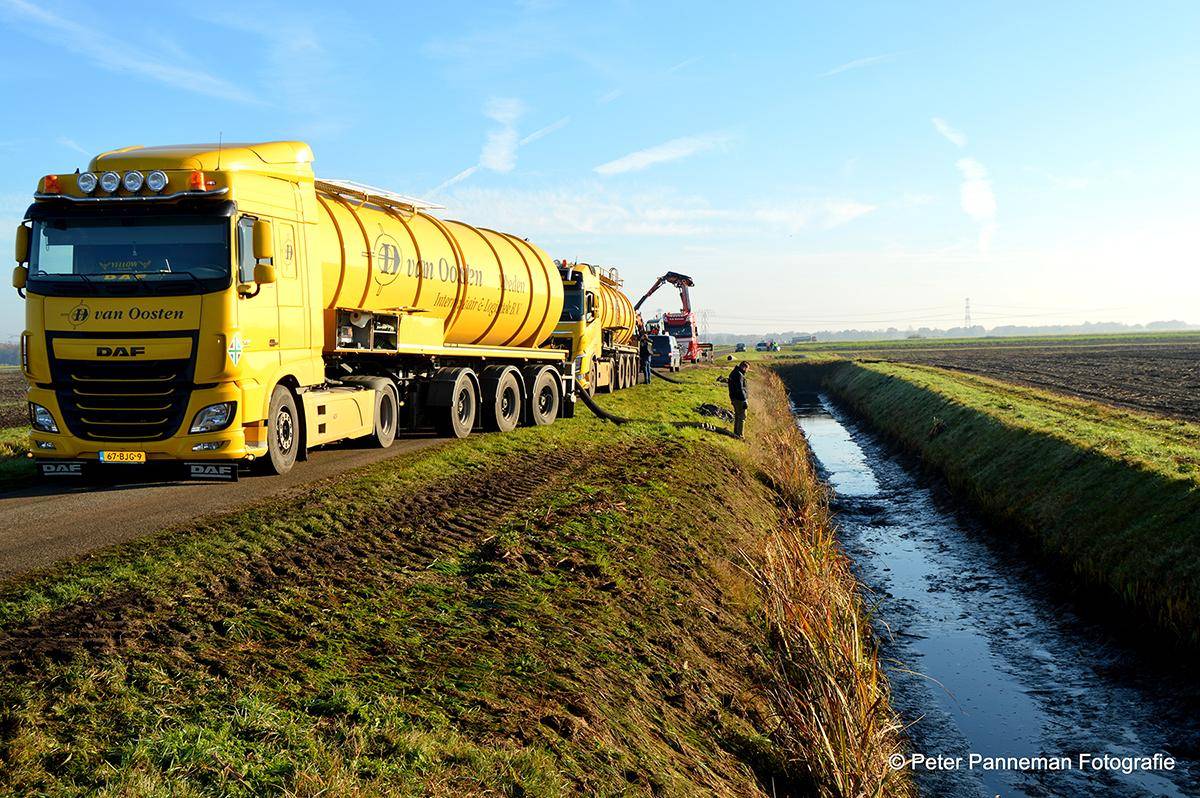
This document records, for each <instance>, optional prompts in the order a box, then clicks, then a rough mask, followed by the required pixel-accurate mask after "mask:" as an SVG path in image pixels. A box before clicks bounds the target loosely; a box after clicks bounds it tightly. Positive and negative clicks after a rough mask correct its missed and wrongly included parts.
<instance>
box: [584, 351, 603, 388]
mask: <svg viewBox="0 0 1200 798" xmlns="http://www.w3.org/2000/svg"><path fill="white" fill-rule="evenodd" d="M599 378H600V370H599V369H598V368H596V359H595V358H592V372H591V374H590V375H589V376H588V385H587V388H586V389H584V392H585V393H586V394H587V395H588V396H595V395H596V380H598V379H599Z"/></svg>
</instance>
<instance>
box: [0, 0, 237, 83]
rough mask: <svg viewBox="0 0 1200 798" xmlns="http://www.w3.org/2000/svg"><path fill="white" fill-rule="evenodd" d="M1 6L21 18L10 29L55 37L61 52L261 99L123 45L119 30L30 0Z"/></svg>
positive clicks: (161, 79)
mask: <svg viewBox="0 0 1200 798" xmlns="http://www.w3.org/2000/svg"><path fill="white" fill-rule="evenodd" d="M0 7H2V8H3V9H4V10H5V11H7V12H8V16H10V17H12V18H14V19H15V20H17V21H18V24H17V25H14V26H12V27H11V28H10V30H17V29H24V30H26V31H28V32H29V34H30V35H32V36H35V37H37V38H39V39H42V40H46V41H51V42H52V43H53V44H54V46H55V51H56V52H58V53H61V54H75V55H78V56H81V57H83V58H86V59H87V60H89V61H91V62H92V63H94V64H96V65H97V66H99V67H101V68H102V69H107V70H110V71H112V72H120V73H126V74H132V75H137V76H139V77H142V78H145V79H147V80H153V81H155V82H157V83H162V84H164V85H167V86H171V87H173V88H177V89H183V90H185V91H190V92H194V93H196V94H203V95H205V96H208V97H215V98H217V99H221V100H230V101H233V102H238V103H247V104H256V103H258V102H259V100H258V99H257V98H256V97H254V96H253V95H251V94H250V93H249V92H247V91H246V90H244V89H242V88H240V87H238V86H235V85H234V84H232V83H229V82H228V81H225V80H222V79H221V78H218V77H216V76H215V75H212V74H210V73H208V72H205V71H204V70H202V69H192V68H188V67H184V66H179V65H178V63H175V60H174V57H172V58H170V59H168V58H156V57H155V56H154V55H153V54H151V53H149V52H147V48H146V47H145V46H144V45H141V44H139V46H135V47H126V46H123V45H121V44H119V42H121V41H122V36H121V35H120V34H119V33H117V32H106V31H102V30H96V29H95V28H92V27H88V26H84V25H82V24H80V23H78V22H75V21H74V20H71V19H67V18H66V17H61V16H59V15H57V14H55V13H53V12H51V11H47V10H45V9H43V8H40V7H38V6H36V5H34V4H32V3H29V2H26V0H0ZM114 42H116V44H114Z"/></svg>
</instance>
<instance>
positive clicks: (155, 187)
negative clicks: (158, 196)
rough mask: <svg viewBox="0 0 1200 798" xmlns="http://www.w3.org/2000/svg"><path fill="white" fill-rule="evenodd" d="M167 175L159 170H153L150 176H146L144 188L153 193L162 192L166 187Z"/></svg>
mask: <svg viewBox="0 0 1200 798" xmlns="http://www.w3.org/2000/svg"><path fill="white" fill-rule="evenodd" d="M167 182H168V181H167V173H166V172H164V171H163V170H161V169H155V170H154V171H153V172H151V173H150V174H148V175H146V188H148V189H150V190H151V191H154V192H159V191H162V190H163V189H164V188H166V187H167Z"/></svg>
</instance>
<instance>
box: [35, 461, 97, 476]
mask: <svg viewBox="0 0 1200 798" xmlns="http://www.w3.org/2000/svg"><path fill="white" fill-rule="evenodd" d="M85 466H87V461H86V460H38V461H37V467H38V476H40V477H42V478H45V479H58V478H60V477H64V478H66V479H79V480H81V479H83V477H84V476H86V472H85Z"/></svg>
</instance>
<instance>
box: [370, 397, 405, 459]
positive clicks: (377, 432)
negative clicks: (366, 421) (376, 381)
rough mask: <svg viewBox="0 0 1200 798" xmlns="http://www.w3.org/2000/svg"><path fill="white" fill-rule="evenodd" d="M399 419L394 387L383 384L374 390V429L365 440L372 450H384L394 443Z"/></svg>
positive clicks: (398, 403) (398, 400)
mask: <svg viewBox="0 0 1200 798" xmlns="http://www.w3.org/2000/svg"><path fill="white" fill-rule="evenodd" d="M399 418H400V399H399V397H398V396H397V395H396V387H395V386H394V385H392V384H391V383H390V382H384V383H383V384H382V385H380V386H378V387H376V388H375V429H374V430H372V432H371V434H370V435H368V436H367V438H366V439H367V441H368V442H369V443H370V445H371V446H372V447H373V448H376V449H386V448H388V447H389V446H391V445H392V444H393V443H394V442H395V441H396V429H397V427H398V426H399V423H398V422H399Z"/></svg>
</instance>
